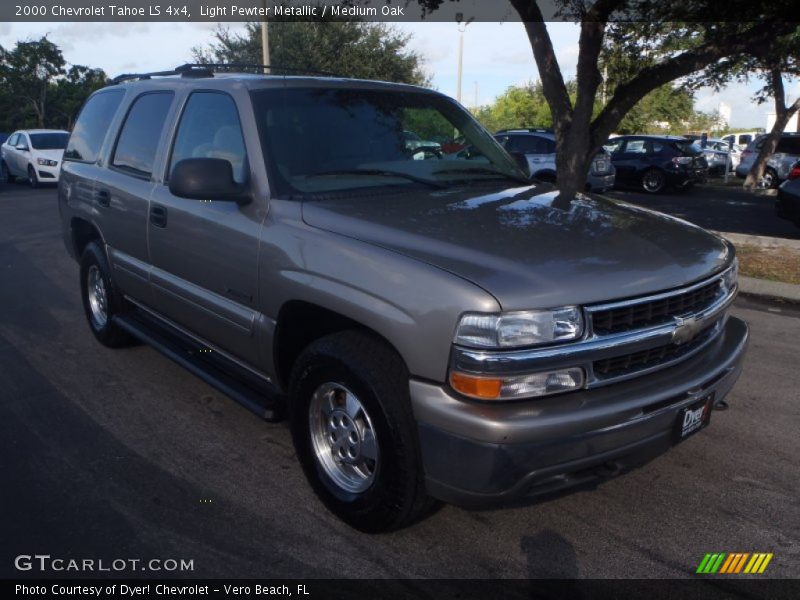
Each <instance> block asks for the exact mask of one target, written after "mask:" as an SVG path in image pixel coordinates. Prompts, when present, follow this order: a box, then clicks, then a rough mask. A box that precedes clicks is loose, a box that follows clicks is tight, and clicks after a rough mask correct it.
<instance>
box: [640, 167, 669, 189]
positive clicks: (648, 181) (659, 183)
mask: <svg viewBox="0 0 800 600" xmlns="http://www.w3.org/2000/svg"><path fill="white" fill-rule="evenodd" d="M665 187H667V178H666V176H665V175H664V173H663V171H660V170H658V169H647V171H645V172H644V173H642V189H643V190H644V191H645V192H647V193H648V194H657V193H659V192H660V191H662V190H663V189H664V188H665Z"/></svg>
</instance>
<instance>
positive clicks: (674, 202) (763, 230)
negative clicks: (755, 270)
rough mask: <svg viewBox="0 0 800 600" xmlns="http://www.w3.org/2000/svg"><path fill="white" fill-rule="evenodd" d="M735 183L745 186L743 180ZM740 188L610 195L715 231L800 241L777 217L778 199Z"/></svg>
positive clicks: (797, 232) (799, 234)
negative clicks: (776, 200)
mask: <svg viewBox="0 0 800 600" xmlns="http://www.w3.org/2000/svg"><path fill="white" fill-rule="evenodd" d="M735 181H736V183H737V184H739V185H741V183H742V180H741V179H736V180H735ZM739 185H737V186H735V187H722V186H720V185H698V186H695V187H693V188H692V189H690V190H686V191H676V190H667V191H666V192H665V193H661V194H654V195H647V194H644V193H641V192H635V191H628V190H626V191H620V190H614V191H612V192H610V193H609V195H610V196H612V197H614V198H619V199H620V200H625V201H626V202H633V203H634V204H639V205H641V206H645V207H647V208H652V209H653V210H658V211H661V212H665V213H668V214H671V215H674V216H676V217H680V218H682V219H686V220H687V221H691V222H692V223H696V224H697V225H700V226H701V227H705V228H707V229H713V230H714V231H725V232H728V233H744V234H748V235H765V236H769V237H777V238H787V239H793V240H799V239H800V227H796V226H795V225H794V224H793V223H790V222H789V221H786V220H784V219H780V218H778V217H777V216H776V215H775V196H771V195H763V194H753V193H750V192H745V191H744V190H742V189H741V187H739Z"/></svg>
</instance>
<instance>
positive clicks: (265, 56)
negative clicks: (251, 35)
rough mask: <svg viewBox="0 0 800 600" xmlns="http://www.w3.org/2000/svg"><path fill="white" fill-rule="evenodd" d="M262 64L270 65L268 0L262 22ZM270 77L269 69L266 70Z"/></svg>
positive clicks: (265, 0)
mask: <svg viewBox="0 0 800 600" xmlns="http://www.w3.org/2000/svg"><path fill="white" fill-rule="evenodd" d="M261 64H262V65H268V64H269V27H268V25H267V0H264V20H263V21H261ZM264 73H266V74H267V75H269V68H265V69H264Z"/></svg>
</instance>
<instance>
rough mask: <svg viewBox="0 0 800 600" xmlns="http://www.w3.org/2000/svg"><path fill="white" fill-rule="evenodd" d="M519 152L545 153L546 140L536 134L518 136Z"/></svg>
mask: <svg viewBox="0 0 800 600" xmlns="http://www.w3.org/2000/svg"><path fill="white" fill-rule="evenodd" d="M517 139H518V140H519V141H518V145H519V152H522V153H524V154H545V149H544V144H543V142H544V140H543V139H542V138H540V137H537V136H534V135H521V136H519V137H518V138H517Z"/></svg>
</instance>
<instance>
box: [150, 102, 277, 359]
mask: <svg viewBox="0 0 800 600" xmlns="http://www.w3.org/2000/svg"><path fill="white" fill-rule="evenodd" d="M188 158H221V159H224V160H227V161H228V162H229V163H230V164H231V166H232V168H233V174H234V179H235V180H236V181H237V182H238V183H242V184H247V182H248V181H249V179H250V167H249V164H248V161H247V151H246V148H245V142H244V136H243V134H242V127H241V123H240V120H239V114H238V111H237V107H236V103H235V101H234V99H233V98H232V97H231V96H230V95H229V94H227V93H223V92H216V91H196V92H193V93H192V94H191V95H190V96H189V98H188V100H187V101H186V104H185V107H184V110H183V115H182V116H181V118H180V122H179V124H178V128H177V131H176V133H175V138H174V141H173V146H172V152H171V156H170V159H169V161H168V169H167V176H168V175H169V173H171V172H172V169H173V167H174V165H175V164H177V163H178V162H180V161H181V160H184V159H188ZM263 208H264V207H263V204H261V203H259V202H258V201H257V200H256V201H254V202H251V203H249V204H247V205H239V204H237V203H236V202H230V201H224V200H219V199H215V198H213V197H209V198H208V199H206V200H194V199H187V198H179V197H177V196H173V195H172V193H171V192H170V190H169V182H168V181H165V182H163V184H162V185H159V186H157V188H156V189H155V190H154V192H153V195H152V197H151V202H150V218H149V223H148V232H149V247H150V259H151V261H152V271H151V276H150V280H151V287H152V292H153V301H154V303H155V308H156V309H157V310H158V311H159V312H161V313H162V314H163V315H165V316H166V317H168V318H169V319H170V320H172V321H174V322H176V323H178V324H179V325H182V326H184V327H185V328H186V329H188V330H189V331H191V332H194V333H195V334H197V335H199V336H200V337H202V338H204V339H205V340H208V341H209V342H211V343H213V344H215V345H217V346H219V347H220V348H222V349H223V350H226V351H228V352H229V353H231V354H233V355H235V356H237V357H238V358H240V359H243V360H244V361H245V362H248V363H251V364H255V363H257V357H258V347H257V341H256V335H255V331H256V328H257V325H258V323H257V320H258V319H257V317H258V313H257V311H256V306H257V297H256V294H257V290H258V286H257V280H258V239H259V232H260V228H261V222H262V221H263V218H264V211H263Z"/></svg>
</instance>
